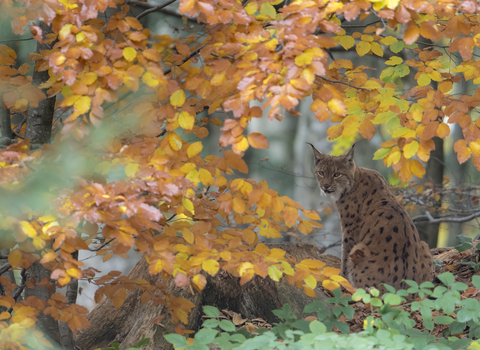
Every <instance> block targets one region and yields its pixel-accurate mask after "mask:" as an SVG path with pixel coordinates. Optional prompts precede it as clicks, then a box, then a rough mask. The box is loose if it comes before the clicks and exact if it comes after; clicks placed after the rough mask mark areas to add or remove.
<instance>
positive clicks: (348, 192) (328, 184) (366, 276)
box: [311, 145, 433, 289]
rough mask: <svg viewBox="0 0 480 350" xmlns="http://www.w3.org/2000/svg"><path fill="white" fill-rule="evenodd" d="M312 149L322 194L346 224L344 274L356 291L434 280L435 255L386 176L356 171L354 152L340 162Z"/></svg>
mask: <svg viewBox="0 0 480 350" xmlns="http://www.w3.org/2000/svg"><path fill="white" fill-rule="evenodd" d="M311 146H312V148H313V153H314V154H315V176H316V178H317V181H318V184H319V185H320V190H321V191H322V192H323V193H324V194H325V195H326V196H328V197H330V198H331V199H333V200H334V201H335V204H336V206H337V209H338V214H339V217H340V222H341V225H342V231H343V234H342V257H341V274H342V275H343V276H344V277H345V278H347V280H348V281H349V282H350V284H351V285H352V286H354V287H356V288H379V287H380V284H381V283H386V284H389V285H391V286H393V287H395V288H396V289H400V288H405V287H406V284H405V283H404V282H402V280H405V279H406V280H414V281H416V282H417V283H418V284H420V283H422V282H425V281H431V280H432V279H433V263H432V256H431V254H430V250H429V249H428V246H427V244H426V243H425V242H422V241H420V238H419V236H418V232H417V229H416V228H415V225H414V224H413V221H412V219H411V218H410V217H409V216H408V214H407V212H406V211H405V209H404V208H403V207H402V206H401V205H400V204H399V203H398V202H397V200H396V199H395V197H394V196H393V194H392V193H391V192H390V190H389V189H388V185H387V182H386V181H385V179H384V178H383V177H382V175H380V174H379V173H378V172H377V171H375V170H372V169H366V168H361V167H358V166H356V165H355V163H354V160H353V156H354V148H353V147H352V149H351V150H350V151H349V152H347V153H346V154H344V155H342V156H338V157H336V156H329V155H326V154H323V153H321V152H319V151H317V150H316V149H315V147H313V145H311ZM381 289H383V288H381Z"/></svg>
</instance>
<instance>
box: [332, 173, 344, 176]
mask: <svg viewBox="0 0 480 350" xmlns="http://www.w3.org/2000/svg"><path fill="white" fill-rule="evenodd" d="M340 176H342V174H340V173H335V174H333V177H340Z"/></svg>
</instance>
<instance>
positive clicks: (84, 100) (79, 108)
mask: <svg viewBox="0 0 480 350" xmlns="http://www.w3.org/2000/svg"><path fill="white" fill-rule="evenodd" d="M91 103H92V100H91V99H90V97H89V96H82V97H80V98H79V99H78V100H77V101H75V103H74V104H73V108H75V111H76V112H77V113H78V114H85V113H87V112H88V111H89V109H90V105H91Z"/></svg>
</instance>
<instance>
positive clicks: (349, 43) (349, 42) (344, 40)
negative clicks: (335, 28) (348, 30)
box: [340, 35, 355, 50]
mask: <svg viewBox="0 0 480 350" xmlns="http://www.w3.org/2000/svg"><path fill="white" fill-rule="evenodd" d="M340 45H342V46H343V48H344V49H345V50H348V49H350V48H352V47H353V46H354V45H355V39H354V38H352V37H351V36H350V35H344V36H342V37H341V38H340Z"/></svg>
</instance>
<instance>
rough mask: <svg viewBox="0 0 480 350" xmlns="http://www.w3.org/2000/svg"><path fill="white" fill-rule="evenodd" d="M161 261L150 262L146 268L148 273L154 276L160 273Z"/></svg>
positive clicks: (161, 268)
mask: <svg viewBox="0 0 480 350" xmlns="http://www.w3.org/2000/svg"><path fill="white" fill-rule="evenodd" d="M163 265H164V264H163V261H162V260H160V259H157V260H154V261H151V262H150V265H149V266H148V272H149V273H150V274H151V275H156V274H157V273H159V272H161V271H162V270H163Z"/></svg>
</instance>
